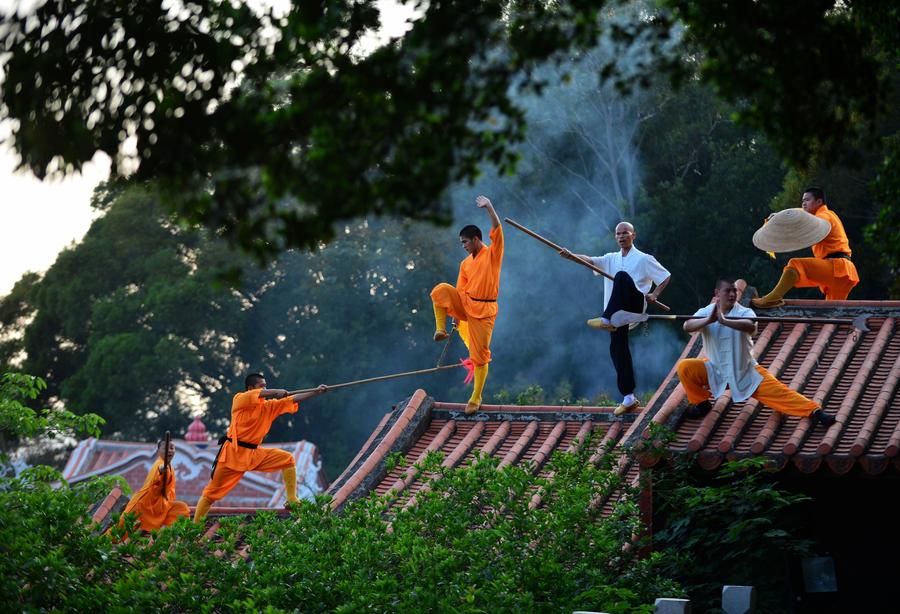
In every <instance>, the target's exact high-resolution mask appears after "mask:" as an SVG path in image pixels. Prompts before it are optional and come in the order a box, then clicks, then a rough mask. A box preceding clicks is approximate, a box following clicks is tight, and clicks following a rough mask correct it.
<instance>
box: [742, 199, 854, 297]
mask: <svg viewBox="0 0 900 614" xmlns="http://www.w3.org/2000/svg"><path fill="white" fill-rule="evenodd" d="M800 204H801V206H802V207H803V210H804V211H806V212H807V213H811V214H813V215H815V216H816V217H818V218H821V219H823V220H825V221H826V222H828V223H829V224H830V225H831V231H830V232H829V233H828V235H827V236H826V237H825V238H824V239H822V240H821V241H819V242H818V243H816V244H815V245H813V246H812V251H813V256H814V257H813V258H791V259H790V260H788V263H787V265H786V266H785V267H784V272H782V274H781V279H780V280H779V281H778V283H777V284H776V285H775V288H774V289H773V290H772V291H771V292H769V293H768V294H767V295H765V296H763V297H761V298H755V299H753V300H752V301H751V304H752V305H753V306H754V307H756V308H757V309H770V308H772V307H780V306H781V305H784V300H783V299H784V295H785V294H787V293H788V291H789V290H790V289H791V288H816V287H817V288H819V290H821V291H822V294H824V295H825V300H826V301H840V300H844V299H845V298H847V297H848V296H849V295H850V290H852V289H853V287H854V286H856V284H858V283H859V275H858V274H857V272H856V267H855V266H854V264H853V261H851V260H850V256H852V255H853V254H852V252H851V251H850V241H849V240H848V239H847V233H846V232H844V225H843V224H842V223H841V218H839V217H838V216H837V214H836V213H835V212H834V211H832V210H830V209H829V208H828V207H827V206H826V205H825V192H824V191H823V190H822V188H817V187H814V186H811V187H808V188H806V190H804V191H803V199H802V201H801V203H800Z"/></svg>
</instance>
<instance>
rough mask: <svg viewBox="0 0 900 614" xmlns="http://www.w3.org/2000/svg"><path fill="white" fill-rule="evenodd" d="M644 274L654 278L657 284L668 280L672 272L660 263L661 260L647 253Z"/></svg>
mask: <svg viewBox="0 0 900 614" xmlns="http://www.w3.org/2000/svg"><path fill="white" fill-rule="evenodd" d="M644 274H645V275H646V276H647V277H649V278H650V279H652V280H653V283H655V284H656V285H657V286H658V285H659V284H661V283H662V282H664V281H666V280H667V279H668V278H669V276H670V275H671V273H669V271H668V270H667V269H666V267H664V266H663V265H661V264H660V263H659V261H658V260H657V259H656V258H654V257H653V256H651V255H650V254H647V257H646V258H645V259H644Z"/></svg>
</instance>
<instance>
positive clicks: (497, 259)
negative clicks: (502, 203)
mask: <svg viewBox="0 0 900 614" xmlns="http://www.w3.org/2000/svg"><path fill="white" fill-rule="evenodd" d="M491 262H492V263H493V264H494V266H495V267H497V269H498V270H499V268H500V263H501V262H503V226H501V225H499V224H498V225H497V227H496V228H491Z"/></svg>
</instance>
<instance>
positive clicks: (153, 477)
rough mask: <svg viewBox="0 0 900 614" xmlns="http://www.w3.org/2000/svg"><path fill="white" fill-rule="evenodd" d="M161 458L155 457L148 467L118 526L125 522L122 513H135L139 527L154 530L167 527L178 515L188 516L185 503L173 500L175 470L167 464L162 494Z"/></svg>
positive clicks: (188, 512) (188, 511)
mask: <svg viewBox="0 0 900 614" xmlns="http://www.w3.org/2000/svg"><path fill="white" fill-rule="evenodd" d="M162 464H163V460H162V459H161V458H157V459H156V462H155V463H153V466H152V467H151V468H150V473H149V474H148V475H147V479H146V480H144V485H143V486H142V487H141V489H140V490H139V491H137V492H136V493H134V495H133V496H132V497H131V500H130V501H129V502H128V505H127V506H125V511H124V512H122V516H123V518H122V519H120V520H119V526H123V525H124V524H125V519H124V515H125V514H128V513H133V514H137V516H138V522H139V523H140V527H141V528H142V529H143V530H144V531H154V530H156V529H159V528H160V527H167V526H169V525H170V524H172V523H174V522H175V521H176V520H178V518H179V517H180V516H184V517H185V518H190V515H191V513H190V510H189V509H188V506H187V503H184V502H183V501H176V500H175V472H174V471H172V467H171V465H170V466H169V471H168V473H169V477H168V481H167V482H166V497H165V498H163V496H162V473H160V471H159V468H160V467H162Z"/></svg>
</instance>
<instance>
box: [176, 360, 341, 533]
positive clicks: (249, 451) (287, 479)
mask: <svg viewBox="0 0 900 614" xmlns="http://www.w3.org/2000/svg"><path fill="white" fill-rule="evenodd" d="M244 388H245V391H244V392H239V393H238V394H236V395H234V399H233V400H232V401H231V424H230V425H229V426H228V431H227V433H226V435H225V437H223V438H222V439H220V440H219V445H220V446H221V447H220V448H219V453H218V454H217V455H216V460H215V462H214V463H213V469H212V475H211V476H210V480H209V484H207V485H206V488H204V489H203V496H202V497H200V501H198V502H197V509H196V511H195V512H194V522H200V521H201V520H203V518H204V517H205V516H206V513H207V512H208V511H209V508H210V507H211V506H212V504H213V503H215V502H216V501H218V500H219V499H221V498H222V497H224V496H225V495H227V494H228V492H229V491H230V490H231V489H232V488H234V487H235V486H237V483H238V482H240V481H241V477H242V476H243V475H244V472H246V471H278V470H281V475H282V477H283V478H284V490H285V495H286V497H287V502H288V503H289V504H290V503H294V502H296V501H297V469H296V467H295V464H296V463H295V461H294V456H293V455H292V454H291V453H290V452H286V451H284V450H278V449H274V448H261V447H260V444H261V443H262V440H263V439H264V438H265V436H266V434H268V432H269V429H270V428H271V427H272V422H274V421H275V418H277V417H278V416H280V415H281V414H293V413H295V412H296V411H297V407H298V406H297V404H298V403H299V402H300V401H304V400H306V399H308V398H310V397H314V396H318V395H320V394H322V393H324V392H327V390H328V387H327V386H324V385H322V386H319V387H318V388H316V389H315V390H312V391H309V392H302V393H299V394H294V395H288V394H287V391H286V390H278V389H267V388H266V378H265V377H263V376H262V375H261V374H259V373H251V374H250V375H248V376H247V378H246V379H245V380H244Z"/></svg>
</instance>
